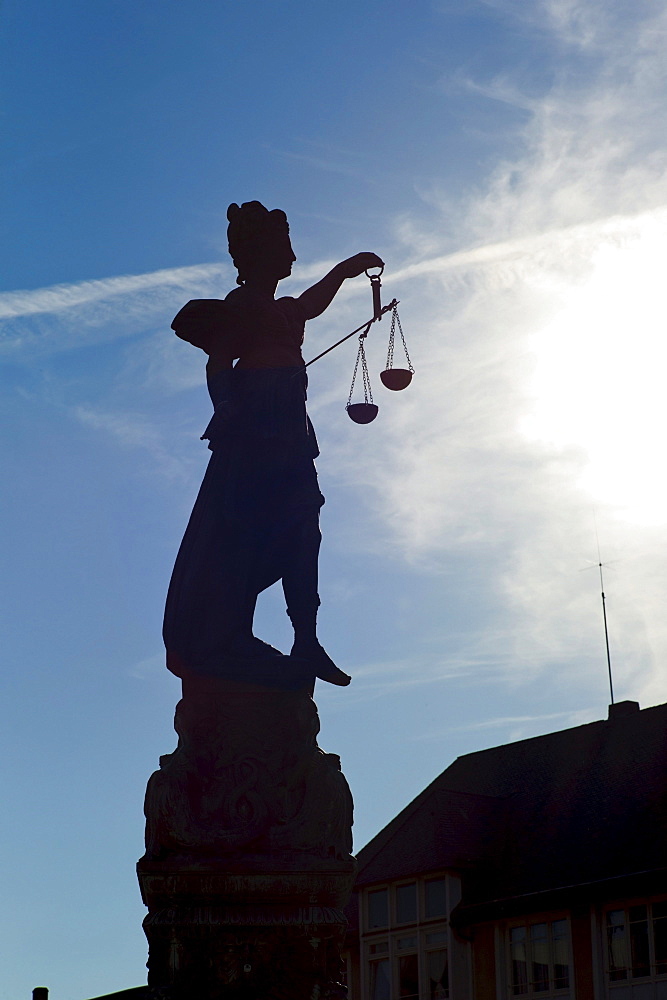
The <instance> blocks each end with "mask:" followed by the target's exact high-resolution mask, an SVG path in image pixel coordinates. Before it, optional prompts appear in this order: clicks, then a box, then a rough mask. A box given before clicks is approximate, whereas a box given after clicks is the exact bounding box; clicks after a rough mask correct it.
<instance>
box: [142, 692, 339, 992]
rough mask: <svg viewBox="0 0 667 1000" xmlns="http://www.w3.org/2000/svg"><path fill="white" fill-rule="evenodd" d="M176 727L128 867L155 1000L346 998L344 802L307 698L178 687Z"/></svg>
mask: <svg viewBox="0 0 667 1000" xmlns="http://www.w3.org/2000/svg"><path fill="white" fill-rule="evenodd" d="M175 727H176V731H177V733H178V736H179V743H178V748H177V749H176V750H175V751H174V753H172V754H167V755H166V756H164V757H162V758H161V759H160V770H159V771H157V772H155V774H153V775H152V776H151V778H150V780H149V782H148V788H147V791H146V854H145V855H144V857H143V858H142V859H141V860H140V861H139V863H138V866H137V870H138V875H139V883H140V886H141V893H142V897H143V900H144V902H145V904H146V906H147V907H148V911H149V912H148V915H147V917H146V919H145V921H144V929H145V931H146V936H147V938H148V944H149V958H148V970H149V975H148V983H149V986H150V987H151V988H152V990H153V992H154V995H155V996H164V997H169V998H171V997H173V998H174V1000H237V998H238V1000H241V998H243V1000H324V998H331V1000H333V998H335V997H345V995H346V991H345V988H344V987H343V986H341V985H340V982H341V973H342V969H341V962H340V946H341V945H342V941H343V936H344V932H345V926H346V921H345V917H344V916H343V913H342V910H343V907H344V906H345V905H346V903H347V900H348V899H349V895H350V892H351V889H352V885H353V882H354V874H355V863H354V859H353V858H352V856H351V854H350V851H351V824H352V799H351V796H350V792H349V788H348V785H347V782H346V781H345V778H344V776H343V774H342V773H341V770H340V761H339V758H338V757H337V756H336V755H335V754H327V753H324V752H323V751H322V750H320V749H319V747H318V746H317V742H316V737H317V733H318V731H319V719H318V716H317V709H316V707H315V703H314V702H313V700H312V697H311V695H310V692H309V691H308V690H303V689H301V690H291V691H286V690H277V689H271V688H267V687H264V686H259V685H251V684H243V683H239V682H234V681H229V680H216V679H214V678H206V679H204V678H199V679H194V678H193V679H189V680H184V681H183V699H182V700H181V701H180V702H179V704H178V706H177V709H176V720H175Z"/></svg>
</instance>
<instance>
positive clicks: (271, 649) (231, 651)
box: [226, 635, 283, 660]
mask: <svg viewBox="0 0 667 1000" xmlns="http://www.w3.org/2000/svg"><path fill="white" fill-rule="evenodd" d="M226 652H227V655H228V656H238V657H240V658H241V659H243V660H257V659H262V660H263V659H268V658H269V657H273V656H282V655H283V654H282V653H281V652H280V650H279V649H276V647H275V646H270V645H269V644H268V642H262V640H261V639H258V638H257V636H254V635H237V636H235V638H234V639H232V641H231V642H230V644H229V646H228V647H227V650H226Z"/></svg>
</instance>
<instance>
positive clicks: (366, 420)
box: [346, 403, 378, 424]
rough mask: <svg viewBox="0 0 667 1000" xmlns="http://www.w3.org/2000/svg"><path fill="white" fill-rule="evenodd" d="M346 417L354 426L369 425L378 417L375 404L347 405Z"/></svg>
mask: <svg viewBox="0 0 667 1000" xmlns="http://www.w3.org/2000/svg"><path fill="white" fill-rule="evenodd" d="M346 410H347V415H348V417H349V418H350V420H354V422H355V424H370V422H371V420H375V418H376V417H377V415H378V408H377V406H376V405H375V403H349V404H348V405H347V406H346Z"/></svg>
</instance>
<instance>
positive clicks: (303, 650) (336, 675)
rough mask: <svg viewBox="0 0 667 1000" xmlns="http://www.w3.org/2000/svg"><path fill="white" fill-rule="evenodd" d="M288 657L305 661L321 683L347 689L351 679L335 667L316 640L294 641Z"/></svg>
mask: <svg viewBox="0 0 667 1000" xmlns="http://www.w3.org/2000/svg"><path fill="white" fill-rule="evenodd" d="M290 656H293V657H294V658H295V659H299V660H306V661H307V662H308V664H309V665H310V666H311V668H312V670H313V673H314V674H315V676H316V677H319V678H320V680H322V681H328V682H329V684H336V685H338V687H347V685H348V684H349V683H350V681H351V680H352V678H351V677H350V675H349V674H346V673H344V671H342V670H341V669H340V667H337V666H336V664H335V663H334V661H333V660H332V659H331V657H330V656H329V654H328V653H327V651H326V650H325V649H324V647H323V646H321V645H320V643H319V642H318V641H317V639H308V640H296V641H295V643H294V645H293V646H292V651H291V653H290Z"/></svg>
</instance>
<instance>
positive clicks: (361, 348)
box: [347, 320, 373, 406]
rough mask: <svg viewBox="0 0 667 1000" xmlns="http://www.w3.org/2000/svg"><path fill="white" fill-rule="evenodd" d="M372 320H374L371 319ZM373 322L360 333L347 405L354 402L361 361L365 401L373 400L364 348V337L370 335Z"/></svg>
mask: <svg viewBox="0 0 667 1000" xmlns="http://www.w3.org/2000/svg"><path fill="white" fill-rule="evenodd" d="M371 322H372V320H371ZM370 326H371V324H370V323H369V324H368V326H367V327H366V328H365V330H364V331H363V333H361V334H359V350H358V351H357V360H356V361H355V363H354V371H353V373H352V385H351V386H350V395H349V396H348V397H347V406H349V405H350V403H351V402H352V394H353V393H354V384H355V382H356V380H357V372H358V371H359V362H360V361H361V381H362V384H363V387H364V403H368V402H371V403H372V402H373V393H372V391H371V380H370V376H369V374H368V364H367V362H366V351H365V350H364V339H365V338H366V337H367V336H368V331H369V329H370Z"/></svg>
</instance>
